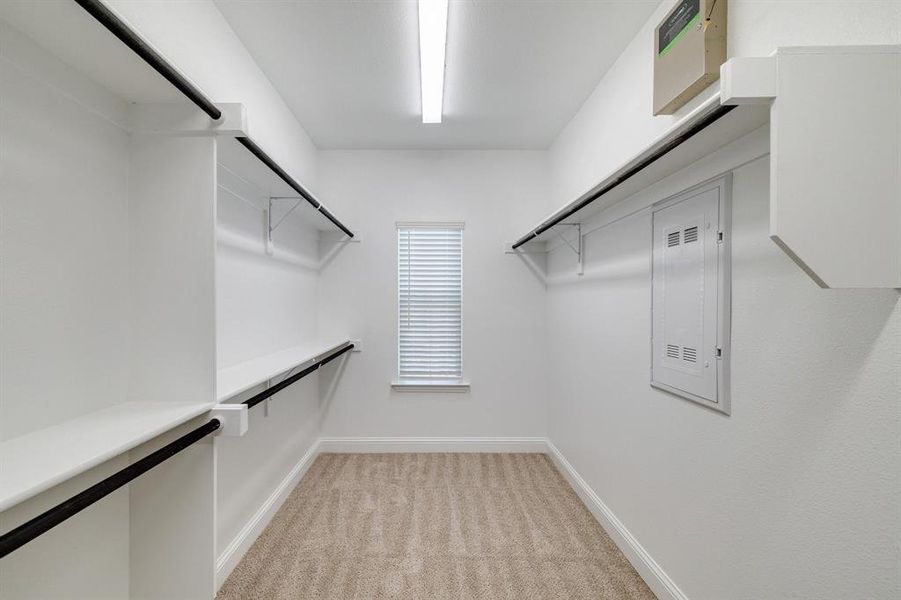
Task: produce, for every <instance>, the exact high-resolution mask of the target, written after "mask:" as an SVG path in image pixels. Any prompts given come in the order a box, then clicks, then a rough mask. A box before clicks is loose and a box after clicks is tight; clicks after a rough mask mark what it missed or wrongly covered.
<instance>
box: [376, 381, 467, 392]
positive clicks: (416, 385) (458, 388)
mask: <svg viewBox="0 0 901 600" xmlns="http://www.w3.org/2000/svg"><path fill="white" fill-rule="evenodd" d="M391 389H392V390H394V391H395V392H450V393H458V394H461V393H465V392H468V391H469V382H468V381H456V380H453V381H421V380H419V381H417V380H409V381H392V382H391Z"/></svg>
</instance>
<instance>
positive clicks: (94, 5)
mask: <svg viewBox="0 0 901 600" xmlns="http://www.w3.org/2000/svg"><path fill="white" fill-rule="evenodd" d="M75 2H77V3H78V5H79V6H81V7H82V8H83V9H85V10H86V11H87V12H88V13H89V14H90V15H91V16H92V17H94V18H95V19H97V20H98V21H99V22H100V24H101V25H103V26H104V27H106V28H107V29H108V30H109V32H110V33H112V34H113V35H114V36H116V37H117V38H119V39H120V40H121V41H122V42H123V43H124V44H125V45H126V46H128V47H129V48H131V49H132V50H133V51H134V52H135V54H137V55H138V56H140V57H141V58H142V59H144V62H146V63H147V64H148V65H150V66H151V67H153V69H154V70H155V71H156V72H157V73H159V74H160V75H162V76H163V77H165V78H166V80H167V81H168V82H169V83H171V84H172V85H174V86H175V87H176V88H178V90H179V91H180V92H181V93H182V94H184V95H185V96H187V97H188V99H189V100H190V101H191V102H193V103H194V104H196V105H197V106H198V107H199V108H200V110H202V111H203V112H205V113H206V114H208V115H209V116H210V118H212V119H214V120H217V121H218V120H219V119H220V118H221V117H222V111H220V110H219V109H218V108H216V105H215V104H213V103H212V102H211V101H210V99H209V98H207V97H206V96H204V95H203V93H202V92H201V91H200V90H198V89H197V88H196V87H195V86H194V84H193V83H191V82H190V81H188V80H187V79H185V77H184V75H182V74H181V73H179V72H178V71H176V70H175V68H174V67H173V66H172V65H170V64H169V63H168V62H167V61H166V59H165V58H163V57H162V56H160V55H159V53H158V52H157V51H156V50H154V49H153V48H151V47H150V46H149V45H148V44H147V42H145V41H144V40H142V39H141V38H140V37H138V35H137V34H136V33H135V32H134V31H132V30H131V28H130V27H129V26H128V25H126V24H125V23H124V22H123V21H122V20H121V19H120V18H119V17H117V16H116V14H115V13H114V12H113V11H111V10H110V9H108V8H107V7H106V6H105V5H104V4H103V3H102V2H101V1H100V0H75Z"/></svg>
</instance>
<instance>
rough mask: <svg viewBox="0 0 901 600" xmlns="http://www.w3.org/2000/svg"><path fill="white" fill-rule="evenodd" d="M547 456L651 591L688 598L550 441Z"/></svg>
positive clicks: (665, 597)
mask: <svg viewBox="0 0 901 600" xmlns="http://www.w3.org/2000/svg"><path fill="white" fill-rule="evenodd" d="M546 452H547V454H548V456H550V457H551V460H553V461H554V464H555V465H556V466H557V469H558V470H559V471H560V473H561V474H562V475H563V476H564V477H566V480H567V481H569V484H570V485H571V486H572V488H573V489H574V490H575V491H576V494H578V495H579V498H581V499H582V502H584V503H585V506H586V507H587V508H588V510H589V511H590V512H591V514H592V515H594V518H595V519H597V520H598V523H600V524H601V526H602V527H603V528H604V529H605V530H606V531H607V534H608V535H609V536H610V537H611V538H612V539H613V541H614V543H616V545H617V546H618V547H619V549H620V550H621V551H622V553H623V554H624V555H625V556H626V558H627V559H629V562H630V563H632V566H633V567H635V570H636V571H638V574H639V575H641V578H642V579H644V581H645V583H647V584H648V587H650V588H651V591H652V592H654V594H655V595H656V596H657V597H658V598H660V600H688V597H687V596H686V595H685V594H684V593H683V592H682V590H680V589H679V586H677V585H676V583H675V582H674V581H673V580H672V579H670V577H669V575H667V574H666V572H665V571H664V570H663V568H662V567H661V566H660V565H658V564H657V562H656V561H654V559H653V557H651V555H650V554H649V553H648V551H647V550H645V549H644V547H643V546H642V545H641V544H640V543H639V542H638V540H637V539H635V536H633V535H632V533H631V532H629V530H628V529H626V526H625V525H623V523H622V521H620V520H619V519H617V518H616V515H615V514H613V511H612V510H610V508H609V507H608V506H607V505H606V504H604V502H603V501H602V500H601V498H600V496H598V495H597V493H595V491H594V490H593V489H591V486H590V485H588V482H586V481H585V480H584V479H582V476H581V475H579V473H578V472H577V471H576V470H575V468H573V466H572V465H571V464H570V463H569V461H568V460H566V457H564V456H563V454H562V453H561V452H560V450H559V449H558V448H557V447H556V446H555V445H554V443H553V442H551V441H550V440H547V450H546Z"/></svg>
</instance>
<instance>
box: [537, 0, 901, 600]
mask: <svg viewBox="0 0 901 600" xmlns="http://www.w3.org/2000/svg"><path fill="white" fill-rule="evenodd" d="M671 5H672V3H671V2H669V1H667V2H664V3H663V4H662V5H661V8H660V10H658V12H657V14H655V15H654V16H653V17H652V18H651V19H650V20H649V22H648V24H647V25H646V27H645V28H644V30H643V31H642V32H641V33H640V34H639V35H638V36H637V37H636V40H635V41H634V42H633V44H632V45H630V46H629V48H628V49H627V50H626V51H625V53H624V54H623V55H622V57H621V58H620V60H619V61H618V62H617V64H616V65H615V66H614V67H613V69H611V71H610V72H609V73H608V74H607V75H606V76H605V78H604V79H603V80H602V81H601V82H600V84H599V86H598V88H597V90H596V91H595V93H594V94H593V95H592V96H591V97H590V98H589V100H588V101H587V102H586V104H585V106H583V108H582V110H581V111H580V113H578V114H577V116H576V117H575V118H574V119H573V121H572V122H571V123H570V125H569V126H568V127H567V128H566V129H565V130H564V131H563V132H562V133H561V135H560V137H559V138H558V139H557V141H556V142H555V144H554V145H553V147H552V149H551V151H550V160H551V162H552V169H553V177H554V179H553V184H554V189H553V193H552V194H551V196H552V197H553V200H552V202H551V203H550V204H549V205H547V206H546V207H545V210H548V209H551V208H553V207H555V206H559V205H560V204H561V203H562V202H564V201H568V200H571V199H572V198H574V197H575V196H576V195H578V194H579V193H581V192H583V191H585V190H586V189H588V188H589V187H591V186H592V185H593V184H595V183H597V182H598V181H600V180H601V179H603V178H604V177H605V176H606V175H607V174H609V173H610V171H612V170H613V169H615V168H616V167H618V166H619V165H620V164H622V163H623V162H625V161H626V160H627V159H628V158H629V157H630V156H631V155H633V154H634V153H635V152H637V151H638V150H640V149H641V148H642V147H644V146H646V145H647V144H648V142H650V141H651V140H652V139H653V138H654V137H655V136H656V135H658V134H659V132H660V131H662V130H663V129H665V128H666V127H668V126H669V125H670V124H671V122H672V119H673V117H660V118H654V117H651V116H650V114H651V112H650V102H651V95H650V85H651V52H650V51H649V50H648V48H649V47H650V43H651V42H650V39H651V38H650V32H651V31H652V30H653V27H654V25H656V23H657V22H658V21H659V20H660V18H661V16H662V14H663V13H664V12H665V11H666V10H667V9H668V8H669V7H670V6H671ZM729 10H730V20H729V28H730V31H729V35H730V55H733V56H735V55H763V54H767V53H768V52H769V51H771V50H772V49H773V48H774V47H775V46H776V45H788V44H794V45H802V44H821V43H842V44H850V43H899V42H901V4H899V3H896V2H863V3H840V2H793V1H787V0H783V1H780V2H751V1H741V0H737V1H734V2H730V9H729ZM681 112H682V114H684V112H685V111H684V110H683V111H681ZM675 118H679V116H678V115H677V116H676V117H675ZM760 141H761V140H760V132H758V133H757V134H756V135H753V136H749V138H748V139H746V140H744V141H742V142H740V143H738V144H735V145H733V147H731V148H727V149H724V150H722V151H721V152H719V153H718V154H717V155H715V156H712V157H710V158H709V159H707V160H705V161H701V162H700V164H696V165H694V166H692V167H689V168H688V169H686V170H685V171H684V172H682V173H679V174H677V175H675V176H673V177H671V178H669V179H668V180H666V181H664V182H662V183H661V184H658V185H656V186H653V188H652V189H649V190H644V191H642V192H641V193H639V194H637V195H636V196H635V197H633V198H631V199H628V200H626V201H624V202H623V203H622V204H621V205H619V206H616V207H613V208H611V209H609V210H608V211H607V212H606V213H602V214H601V215H599V216H598V217H596V218H595V220H594V221H595V223H596V224H603V223H605V222H607V221H610V220H612V219H613V218H615V216H617V215H624V214H627V213H628V212H630V211H631V210H634V209H637V208H640V207H641V206H646V205H647V204H648V203H649V202H653V201H655V200H660V199H663V198H665V197H666V196H667V195H669V194H672V193H675V192H678V191H680V190H681V189H684V188H685V187H688V186H689V185H691V184H693V183H697V182H699V181H701V180H703V179H705V178H707V177H710V176H711V175H713V174H715V173H716V172H717V169H721V168H722V166H723V165H724V164H729V163H730V162H731V163H733V164H734V165H735V166H738V165H741V164H742V163H743V162H744V160H745V159H743V158H741V157H745V158H746V157H747V156H748V155H755V154H757V152H756V151H751V150H749V147H751V146H753V145H754V144H758V143H760ZM713 163H717V164H718V166H717V167H716V168H714V167H712V166H711V165H712V164H713ZM768 185H769V183H768V161H767V158H765V157H764V158H760V159H757V160H755V161H753V162H751V163H750V164H746V165H745V166H741V167H740V168H737V169H736V170H735V180H734V186H735V187H734V225H733V226H734V233H733V279H732V285H733V295H732V298H733V300H732V302H733V306H732V311H733V321H732V351H733V356H732V373H733V383H732V407H733V411H732V415H731V416H729V417H726V416H723V415H720V414H717V413H715V412H713V411H709V410H707V409H704V408H703V407H700V406H698V405H696V404H693V403H690V402H687V401H684V400H682V399H679V398H677V397H674V396H671V395H668V394H666V393H664V392H661V391H657V390H652V389H651V388H650V386H649V383H648V379H649V361H650V350H649V338H650V318H649V310H650V270H649V269H650V262H649V261H650V232H651V225H650V217H649V215H648V213H647V212H640V213H638V214H636V215H634V216H632V217H628V218H626V219H624V220H622V221H619V222H616V223H614V224H612V225H609V226H608V227H605V228H603V229H601V230H599V231H597V232H596V233H593V234H591V235H589V236H588V237H587V239H586V266H585V269H586V273H585V276H584V277H582V278H578V277H577V276H575V275H574V265H573V264H572V258H571V257H570V255H569V253H568V252H566V251H556V252H554V253H552V255H551V257H550V261H549V265H550V266H549V268H550V275H549V281H550V285H549V288H548V337H549V346H548V357H549V360H550V362H551V373H550V377H551V381H550V384H549V385H550V394H549V399H550V406H549V434H550V438H551V440H552V441H553V442H554V444H555V445H556V446H557V447H558V448H559V449H560V450H561V451H562V453H563V454H564V456H565V457H566V458H567V459H568V460H569V462H570V463H572V465H573V466H574V468H575V469H576V470H577V471H578V472H579V473H580V474H581V475H582V477H584V479H585V480H586V481H587V482H588V484H589V485H590V486H591V487H592V489H593V490H594V491H595V492H596V493H597V495H598V496H599V497H600V498H601V500H602V501H603V502H605V503H606V504H607V506H608V507H609V508H610V509H611V510H612V511H613V513H614V514H615V515H616V516H617V517H618V518H619V519H620V520H621V521H622V522H623V524H624V525H625V526H626V528H627V529H628V530H629V531H630V532H631V533H632V534H633V535H634V537H635V538H636V539H637V541H638V542H639V543H640V544H641V545H642V546H643V547H644V549H645V550H646V551H647V552H648V553H649V554H650V556H651V557H652V559H653V560H655V561H656V562H657V564H658V565H659V566H660V567H661V568H662V570H663V571H664V572H665V573H666V574H667V575H668V576H669V577H670V578H671V579H672V580H673V581H674V582H675V584H676V585H677V586H678V587H679V588H681V590H682V592H684V594H685V595H686V596H687V597H688V598H691V599H693V600H698V599H721V598H729V599H730V600H731V599H739V598H814V597H815V598H849V597H867V598H893V597H897V596H898V594H899V593H901V570H899V569H898V565H899V562H901V551H899V547H898V544H897V540H898V539H899V538H901V511H899V510H898V507H897V502H898V498H899V497H901V475H899V473H901V455H899V447H898V431H899V428H901V412H899V411H901V409H899V404H898V398H899V396H901V368H899V365H901V302H899V294H898V292H897V291H886V290H881V291H875V290H858V291H853V290H851V291H847V290H846V291H839V290H822V289H820V288H818V287H817V286H816V285H815V284H814V283H813V281H811V280H810V279H809V278H808V277H807V276H806V275H805V274H804V273H803V272H801V271H800V270H799V269H798V268H797V267H796V266H795V265H794V263H792V262H791V260H790V259H789V258H788V257H787V256H785V255H784V254H783V253H782V252H781V251H780V250H779V249H778V248H777V247H776V246H775V245H774V244H773V243H772V242H771V241H770V240H769V239H768V200H769V194H768ZM536 216H537V215H536Z"/></svg>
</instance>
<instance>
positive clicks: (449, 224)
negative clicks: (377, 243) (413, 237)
mask: <svg viewBox="0 0 901 600" xmlns="http://www.w3.org/2000/svg"><path fill="white" fill-rule="evenodd" d="M394 226H395V227H396V228H397V229H400V228H402V227H434V228H436V229H466V222H465V221H395V222H394Z"/></svg>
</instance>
